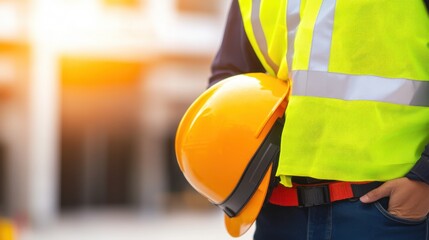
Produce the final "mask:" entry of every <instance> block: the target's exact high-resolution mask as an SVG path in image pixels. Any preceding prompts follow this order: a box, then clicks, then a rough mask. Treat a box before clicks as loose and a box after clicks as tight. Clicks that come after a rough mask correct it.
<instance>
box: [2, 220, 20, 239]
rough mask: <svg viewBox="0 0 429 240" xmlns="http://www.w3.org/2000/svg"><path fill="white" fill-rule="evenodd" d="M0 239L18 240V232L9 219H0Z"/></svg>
mask: <svg viewBox="0 0 429 240" xmlns="http://www.w3.org/2000/svg"><path fill="white" fill-rule="evenodd" d="M0 239H1V240H16V239H17V238H16V230H15V226H14V225H13V223H12V222H11V221H9V220H7V219H2V218H0Z"/></svg>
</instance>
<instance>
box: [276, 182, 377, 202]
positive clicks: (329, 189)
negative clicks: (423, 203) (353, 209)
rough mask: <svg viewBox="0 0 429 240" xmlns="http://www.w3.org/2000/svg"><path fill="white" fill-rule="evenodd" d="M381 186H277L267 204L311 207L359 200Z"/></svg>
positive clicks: (360, 184) (355, 184) (346, 183)
mask: <svg viewBox="0 0 429 240" xmlns="http://www.w3.org/2000/svg"><path fill="white" fill-rule="evenodd" d="M381 184H382V183H381V182H329V183H321V184H311V185H298V184H294V185H293V187H291V188H288V187H285V186H283V185H281V184H278V185H277V186H276V187H274V189H273V191H272V193H271V196H270V199H269V202H270V203H272V204H275V205H279V206H300V207H311V206H317V205H322V204H329V203H331V202H335V201H340V200H345V199H351V198H359V197H361V196H363V195H365V194H366V193H368V192H369V191H371V190H373V189H375V188H377V187H379V186H380V185H381Z"/></svg>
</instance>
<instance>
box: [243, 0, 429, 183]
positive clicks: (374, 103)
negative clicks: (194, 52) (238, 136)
mask: <svg viewBox="0 0 429 240" xmlns="http://www.w3.org/2000/svg"><path fill="white" fill-rule="evenodd" d="M239 4H240V11H241V14H242V17H243V23H244V28H245V31H246V34H247V36H248V38H249V40H250V43H251V44H252V47H253V49H254V51H255V53H256V55H257V56H258V58H259V60H260V61H261V63H262V65H263V66H264V68H265V69H266V71H267V73H269V74H271V75H274V76H277V77H278V78H280V79H284V80H291V81H292V95H291V97H290V100H289V105H288V108H287V111H286V124H285V127H284V130H283V135H282V145H281V153H280V162H279V167H278V170H277V175H279V176H281V177H282V180H283V181H284V183H285V184H286V185H287V184H288V182H287V180H288V179H289V178H288V176H310V177H314V178H319V179H332V180H343V181H367V180H379V181H382V180H388V179H393V178H397V177H401V176H404V175H405V174H406V173H407V172H408V171H409V170H410V169H411V168H412V167H413V165H414V164H415V162H416V161H417V160H418V159H419V157H420V154H421V153H422V151H423V149H424V146H425V145H426V144H427V143H428V142H429V16H428V13H427V11H426V8H425V5H424V1H422V0H409V1H404V0H377V1H373V0H359V1H350V0H301V1H300V0H272V1H271V0H253V1H251V0H239Z"/></svg>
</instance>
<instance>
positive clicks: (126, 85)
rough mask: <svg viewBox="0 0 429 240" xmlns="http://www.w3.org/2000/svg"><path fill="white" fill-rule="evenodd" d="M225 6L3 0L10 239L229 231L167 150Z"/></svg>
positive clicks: (202, 72)
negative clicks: (13, 236) (185, 177)
mask: <svg viewBox="0 0 429 240" xmlns="http://www.w3.org/2000/svg"><path fill="white" fill-rule="evenodd" d="M229 4H230V0H203V1H202V0H0V218H3V219H4V218H6V219H8V220H9V221H11V222H12V223H13V225H14V226H15V229H16V233H17V234H16V239H20V240H54V239H55V240H68V239H84V240H85V239H96V238H100V239H103V240H110V239H121V240H127V239H187V240H191V239H230V237H229V236H228V234H227V233H226V230H225V229H224V227H223V215H222V213H221V212H220V210H218V209H217V208H215V207H213V206H211V205H210V204H209V203H208V201H206V200H205V199H203V198H202V197H200V196H199V195H198V194H197V193H196V192H195V191H194V190H193V189H191V188H190V187H189V186H188V184H187V182H186V180H185V179H184V178H183V176H182V174H181V172H180V170H179V168H178V166H177V164H176V159H175V156H174V135H175V131H176V128H177V124H178V122H179V121H180V118H181V116H182V115H183V113H184V112H185V110H186V108H187V107H188V106H189V104H190V103H191V102H192V101H193V100H194V99H195V98H196V97H197V96H198V95H199V94H200V93H201V92H202V91H204V89H205V88H206V86H207V79H208V77H209V75H210V63H211V61H212V59H213V58H214V55H215V53H216V50H217V48H218V47H219V45H220V42H221V38H222V32H223V28H224V24H225V21H226V16H227V11H228V8H229ZM246 237H247V239H251V233H249V234H247V235H246V236H245V237H244V238H243V239H246ZM0 238H2V237H1V235H0ZM0 240H3V239H0Z"/></svg>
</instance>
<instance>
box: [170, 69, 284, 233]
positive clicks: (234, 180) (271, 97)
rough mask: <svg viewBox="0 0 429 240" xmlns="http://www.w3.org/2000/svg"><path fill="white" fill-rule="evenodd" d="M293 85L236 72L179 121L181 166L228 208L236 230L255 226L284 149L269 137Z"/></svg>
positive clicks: (229, 220)
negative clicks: (274, 164)
mask: <svg viewBox="0 0 429 240" xmlns="http://www.w3.org/2000/svg"><path fill="white" fill-rule="evenodd" d="M289 89H290V86H289V83H288V82H286V81H282V80H280V79H277V78H274V77H271V76H269V75H267V74H264V73H250V74H243V75H237V76H233V77H230V78H227V79H225V80H222V81H220V82H219V83H217V84H215V85H213V86H212V87H210V88H209V89H207V90H206V91H205V92H204V93H203V94H202V95H200V96H199V97H198V98H197V99H196V100H195V101H194V102H193V103H192V105H191V106H190V107H189V108H188V110H187V111H186V113H185V114H184V116H183V117H182V120H181V122H180V124H179V127H178V130H177V133H176V142H175V144H176V145H175V150H176V155H177V161H178V164H179V166H180V169H181V171H182V172H183V174H184V176H185V178H186V179H187V181H188V182H189V183H190V184H191V185H192V187H193V188H194V189H195V190H197V191H198V192H199V193H200V194H202V195H203V196H204V197H206V198H207V199H208V200H209V201H210V202H212V203H214V204H215V205H218V206H219V207H221V208H222V209H223V210H224V212H225V224H226V228H227V230H228V233H229V234H230V235H231V236H234V237H238V236H241V235H242V234H244V233H245V232H246V231H247V230H248V229H249V228H250V227H251V225H252V224H253V222H254V221H255V219H256V217H257V215H258V214H259V211H260V209H261V207H262V204H263V202H264V199H265V197H266V194H267V191H268V185H269V182H270V177H271V173H272V169H273V167H272V165H273V164H272V163H273V161H274V160H273V159H275V157H277V159H278V149H279V146H276V147H273V146H274V145H273V144H271V143H270V142H269V141H268V140H267V138H268V136H269V133H270V131H271V130H272V129H273V126H276V121H277V122H278V119H281V118H282V117H283V116H284V112H285V109H286V106H287V97H288V94H289ZM279 129H280V130H279ZM277 132H281V128H280V127H277ZM276 135H280V133H278V134H276ZM277 138H278V140H277V141H278V143H277V144H275V145H279V141H280V140H279V139H280V136H277ZM262 146H264V147H262ZM261 149H262V150H261ZM264 159H265V160H264Z"/></svg>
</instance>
